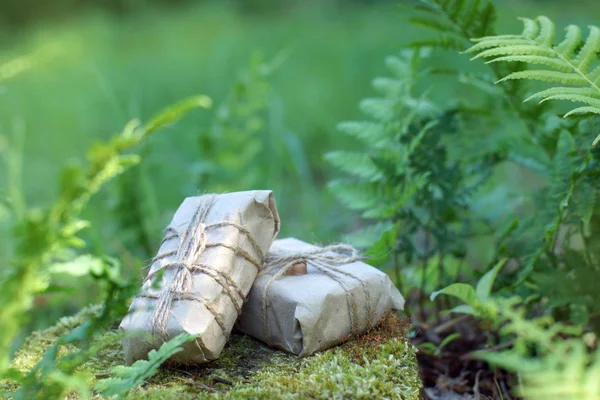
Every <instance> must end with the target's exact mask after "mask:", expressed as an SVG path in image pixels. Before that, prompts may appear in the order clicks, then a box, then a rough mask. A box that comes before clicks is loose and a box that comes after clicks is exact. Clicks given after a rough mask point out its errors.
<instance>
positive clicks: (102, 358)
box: [3, 307, 421, 400]
mask: <svg viewBox="0 0 600 400" xmlns="http://www.w3.org/2000/svg"><path fill="white" fill-rule="evenodd" d="M93 312H97V308H94V307H91V308H87V309H84V310H83V311H82V312H80V313H79V314H77V315H75V316H73V317H69V318H63V319H62V320H61V321H59V323H58V324H57V325H56V326H54V327H52V328H49V329H47V330H44V331H40V332H36V333H34V334H33V335H32V336H31V337H30V338H29V339H28V340H27V342H26V343H25V345H24V346H23V348H22V349H21V350H20V351H19V352H18V353H17V355H16V358H15V361H14V366H15V367H16V368H18V369H19V370H22V371H26V370H28V369H30V368H31V367H32V366H33V365H35V363H36V362H37V361H38V360H39V358H40V357H41V355H42V353H43V351H44V350H45V349H46V348H48V347H49V346H50V345H51V344H52V343H53V342H54V340H56V338H57V337H59V336H60V335H62V334H64V333H66V332H67V331H69V330H71V329H73V328H74V327H76V326H77V325H78V324H80V323H81V322H82V321H84V320H85V319H86V318H87V317H88V316H89V315H90V314H91V313H93ZM392 318H393V320H392V322H391V323H390V320H389V318H388V321H387V322H385V321H384V323H383V324H382V325H380V327H379V328H377V329H376V330H374V331H372V332H370V333H369V334H367V335H364V336H362V337H360V338H357V339H355V340H351V341H348V342H347V343H345V344H343V345H341V346H338V347H336V348H334V349H330V350H327V351H324V352H321V353H318V354H316V355H314V356H311V357H307V358H304V359H298V358H297V357H295V356H292V355H289V354H286V353H283V352H280V351H276V350H273V349H270V348H268V347H267V346H265V345H263V344H262V343H260V342H258V341H255V340H253V339H251V338H249V337H247V336H244V335H241V334H236V333H234V334H232V336H231V340H230V342H229V343H228V345H227V346H226V348H225V349H224V350H223V353H222V356H221V357H220V358H219V360H217V361H215V362H212V363H210V364H206V365H202V366H189V367H177V368H170V369H168V368H163V369H161V370H160V372H159V373H158V374H156V375H155V376H153V377H152V378H150V379H149V380H148V381H147V382H146V383H145V384H143V385H141V386H140V387H138V388H136V389H135V390H134V391H132V392H131V393H130V394H129V396H128V399H170V398H176V399H178V400H185V399H198V398H217V399H219V398H224V399H247V398H252V399H287V398H306V397H310V398H320V399H330V398H347V397H352V398H365V399H371V398H391V399H418V398H419V393H420V390H421V381H420V379H419V372H418V367H417V362H416V357H415V348H414V347H413V346H412V344H410V342H409V341H408V340H407V339H405V337H404V331H405V329H404V328H405V327H403V324H402V323H401V321H400V320H398V319H397V318H396V317H392ZM115 334H116V332H115V331H114V330H109V331H107V332H105V334H104V335H105V336H109V335H115ZM67 350H68V348H65V349H63V351H67ZM123 362H124V360H123V356H122V349H121V345H120V343H116V344H113V345H111V346H108V347H106V348H104V349H103V350H102V351H101V352H100V353H99V354H98V355H97V356H96V357H94V358H92V359H91V360H89V361H88V362H87V363H86V364H85V365H84V368H83V369H82V371H81V372H83V373H85V374H86V375H88V376H89V383H90V385H93V384H94V382H95V381H96V380H97V379H102V378H105V377H107V376H109V372H110V369H111V368H112V367H114V366H115V365H119V364H122V363H123ZM3 386H4V389H9V388H10V384H8V383H6V382H5V383H4V385H3ZM12 389H14V388H12ZM96 398H101V397H100V396H98V395H97V396H96Z"/></svg>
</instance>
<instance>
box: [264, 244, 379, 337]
mask: <svg viewBox="0 0 600 400" xmlns="http://www.w3.org/2000/svg"><path fill="white" fill-rule="evenodd" d="M361 260H362V258H361V257H360V255H359V253H358V250H356V249H355V248H354V247H352V246H349V245H345V244H336V245H331V246H327V247H323V248H320V249H317V250H313V251H307V252H302V253H296V254H283V253H277V252H270V253H268V254H267V256H266V259H265V267H264V269H263V271H261V274H267V273H270V272H272V271H275V272H274V273H273V274H272V275H271V276H270V277H269V279H268V280H267V283H266V284H265V288H264V290H263V293H262V298H261V301H262V311H263V330H264V335H265V339H266V340H267V343H269V325H268V320H267V315H268V314H267V308H268V301H267V298H268V293H269V287H270V286H271V284H272V283H273V282H275V281H276V280H278V279H280V278H281V277H282V276H284V275H286V274H287V273H288V271H289V270H290V269H291V268H292V267H293V266H294V265H296V264H301V263H304V264H306V265H308V264H310V265H312V266H313V267H314V268H316V269H317V270H318V271H319V272H321V273H322V274H324V275H326V276H328V277H329V278H331V279H333V280H334V281H335V282H337V283H338V285H340V287H341V288H342V289H343V290H344V293H345V295H346V303H347V304H348V315H349V318H350V323H351V326H352V332H353V333H355V332H357V330H358V328H359V325H358V305H357V301H356V296H355V294H354V293H353V292H352V290H351V289H350V287H349V286H348V283H347V282H346V281H344V279H343V278H344V277H347V278H350V279H353V280H355V281H357V282H358V283H359V284H360V285H361V287H362V290H363V292H364V295H365V301H366V304H365V311H366V315H367V318H370V317H371V315H372V309H371V294H370V292H369V290H368V289H367V286H366V285H365V283H364V282H363V281H362V280H361V279H360V278H358V277H357V276H356V275H354V274H352V273H350V272H348V271H344V270H342V269H341V268H339V267H341V266H343V265H346V264H351V263H353V262H356V261H361Z"/></svg>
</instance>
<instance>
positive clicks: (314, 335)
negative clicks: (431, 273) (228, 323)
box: [235, 238, 404, 357]
mask: <svg viewBox="0 0 600 400" xmlns="http://www.w3.org/2000/svg"><path fill="white" fill-rule="evenodd" d="M402 309H404V298H403V297H402V295H401V294H400V292H399V291H398V289H397V288H396V287H395V286H394V284H393V283H392V281H391V279H390V278H389V277H388V276H387V275H386V274H385V273H384V272H382V271H380V270H378V269H376V268H374V267H372V266H370V265H367V264H365V263H363V262H361V261H360V258H359V257H358V252H357V251H356V250H355V249H354V248H352V247H351V246H348V245H343V244H340V245H332V246H327V247H323V248H321V247H317V246H314V245H311V244H309V243H306V242H302V241H300V240H298V239H293V238H288V239H280V240H276V241H275V242H274V243H273V245H272V246H271V248H270V249H269V253H268V254H267V257H266V260H265V268H264V269H263V270H262V272H261V273H260V274H259V275H258V277H257V278H256V281H255V282H254V285H253V286H252V290H251V291H250V293H249V295H248V300H247V302H246V304H245V305H244V307H243V309H242V313H241V315H240V318H239V319H238V321H237V323H236V326H235V328H236V330H239V331H241V332H243V333H245V334H247V335H250V336H252V337H254V338H256V339H259V340H261V341H263V342H265V343H267V344H268V345H269V346H271V347H274V348H277V349H280V350H284V351H287V352H289V353H292V354H296V355H298V356H300V357H304V356H308V355H311V354H313V353H315V352H317V351H320V350H325V349H327V348H330V347H332V346H335V345H337V344H339V343H341V342H343V341H344V340H346V339H347V338H348V337H350V336H352V335H358V334H362V333H364V332H366V331H367V330H369V329H370V328H372V327H374V326H375V325H376V324H377V323H378V322H379V321H380V319H381V318H382V317H383V316H384V314H386V313H387V312H389V311H391V310H402Z"/></svg>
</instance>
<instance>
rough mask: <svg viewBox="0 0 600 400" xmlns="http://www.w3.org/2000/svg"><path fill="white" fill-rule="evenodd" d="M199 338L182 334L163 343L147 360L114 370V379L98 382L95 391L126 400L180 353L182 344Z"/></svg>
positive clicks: (120, 366)
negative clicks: (165, 363) (133, 390)
mask: <svg viewBox="0 0 600 400" xmlns="http://www.w3.org/2000/svg"><path fill="white" fill-rule="evenodd" d="M196 337H197V336H195V335H188V334H186V333H181V334H179V335H177V336H175V337H174V338H172V339H171V340H169V341H168V342H165V343H163V344H162V345H161V346H160V348H159V349H158V350H151V351H150V352H149V353H148V359H147V360H138V361H136V362H134V363H133V364H132V365H129V366H122V365H119V366H117V367H114V368H113V369H112V371H111V372H112V374H113V375H114V377H111V378H106V379H102V380H99V381H98V382H96V385H95V386H94V389H95V390H96V391H98V392H100V393H102V394H103V395H104V396H116V398H117V399H125V398H126V395H127V393H129V392H130V391H131V390H132V389H134V388H136V387H137V386H139V385H140V384H141V383H143V382H144V381H145V380H146V379H148V378H150V377H151V376H153V375H154V374H156V373H157V372H158V368H159V367H160V366H161V365H162V364H163V363H164V362H165V361H167V360H168V359H169V358H170V357H171V356H172V355H174V354H176V353H179V352H180V351H181V350H183V348H182V347H181V345H182V344H184V343H185V342H188V341H190V340H193V339H195V338H196Z"/></svg>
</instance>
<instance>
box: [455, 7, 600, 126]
mask: <svg viewBox="0 0 600 400" xmlns="http://www.w3.org/2000/svg"><path fill="white" fill-rule="evenodd" d="M522 21H523V23H524V28H523V31H522V33H521V35H501V36H487V37H482V38H478V39H472V40H473V41H474V42H475V44H474V45H473V46H471V47H470V48H469V49H467V50H466V51H465V53H471V54H473V53H474V54H475V56H474V57H473V58H471V60H475V59H478V58H487V59H489V60H488V61H487V63H497V62H521V63H526V64H529V65H538V66H543V67H547V68H543V69H534V70H527V71H516V72H513V73H510V74H508V75H506V76H504V77H503V78H501V79H499V80H498V82H504V81H508V80H517V79H525V80H538V81H544V82H549V83H561V84H563V85H566V86H571V87H560V88H552V89H549V90H544V91H541V92H538V93H536V94H534V95H532V96H530V97H528V98H527V99H526V100H525V101H527V100H531V99H534V98H538V99H541V101H540V102H545V101H548V100H568V101H571V102H575V103H583V104H585V106H583V107H579V108H576V109H574V110H571V111H570V112H568V113H567V114H565V116H564V117H565V118H566V117H568V116H570V115H573V114H586V113H595V114H600V87H599V86H598V84H597V81H598V79H599V78H600V66H595V67H594V68H592V67H593V66H594V63H595V61H596V60H597V57H598V54H599V53H600V29H599V28H598V27H595V26H589V35H588V36H587V38H586V39H585V41H582V38H581V30H580V29H579V28H578V27H577V26H575V25H569V26H568V27H567V28H566V34H565V38H564V39H563V40H562V41H561V42H560V43H559V44H557V45H554V44H553V42H554V37H555V34H556V30H555V26H554V23H553V22H552V21H551V20H550V19H549V18H547V17H545V16H538V17H537V18H536V19H535V20H533V19H529V18H523V19H522Z"/></svg>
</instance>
